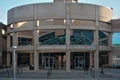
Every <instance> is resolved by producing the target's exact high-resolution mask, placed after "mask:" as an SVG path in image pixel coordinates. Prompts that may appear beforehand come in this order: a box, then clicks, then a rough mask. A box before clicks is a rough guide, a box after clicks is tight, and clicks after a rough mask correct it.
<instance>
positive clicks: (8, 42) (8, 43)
mask: <svg viewBox="0 0 120 80" xmlns="http://www.w3.org/2000/svg"><path fill="white" fill-rule="evenodd" d="M7 47H10V35H7Z"/></svg>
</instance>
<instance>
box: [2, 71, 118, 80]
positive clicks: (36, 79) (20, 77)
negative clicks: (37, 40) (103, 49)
mask: <svg viewBox="0 0 120 80" xmlns="http://www.w3.org/2000/svg"><path fill="white" fill-rule="evenodd" d="M119 75H120V73H116V72H108V71H107V72H104V74H101V73H98V72H95V73H94V78H93V76H92V75H91V74H90V73H89V72H88V73H87V72H86V71H83V70H72V71H71V72H66V71H64V70H53V71H52V74H51V75H50V76H49V80H88V79H89V80H120V76H119ZM47 78H48V77H47V70H40V71H37V72H35V71H22V72H19V73H17V78H16V80H48V79H47ZM0 80H13V73H12V72H11V73H10V74H9V76H8V73H7V72H5V73H2V74H0Z"/></svg>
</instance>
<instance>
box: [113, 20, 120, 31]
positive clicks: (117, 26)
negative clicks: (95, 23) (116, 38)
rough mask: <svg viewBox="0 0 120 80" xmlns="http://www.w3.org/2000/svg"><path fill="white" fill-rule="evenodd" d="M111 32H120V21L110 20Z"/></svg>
mask: <svg viewBox="0 0 120 80" xmlns="http://www.w3.org/2000/svg"><path fill="white" fill-rule="evenodd" d="M112 31H113V33H114V32H120V19H113V20H112Z"/></svg>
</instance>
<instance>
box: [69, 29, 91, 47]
mask: <svg viewBox="0 0 120 80" xmlns="http://www.w3.org/2000/svg"><path fill="white" fill-rule="evenodd" d="M72 31H73V33H72V35H71V36H70V43H71V44H72V45H92V43H93V31H90V30H80V29H74V30H72Z"/></svg>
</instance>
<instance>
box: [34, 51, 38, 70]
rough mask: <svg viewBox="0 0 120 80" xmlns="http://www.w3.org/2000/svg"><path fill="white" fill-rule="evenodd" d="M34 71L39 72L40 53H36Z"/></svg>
mask: <svg viewBox="0 0 120 80" xmlns="http://www.w3.org/2000/svg"><path fill="white" fill-rule="evenodd" d="M34 70H35V71H38V70H39V53H38V51H34Z"/></svg>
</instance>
